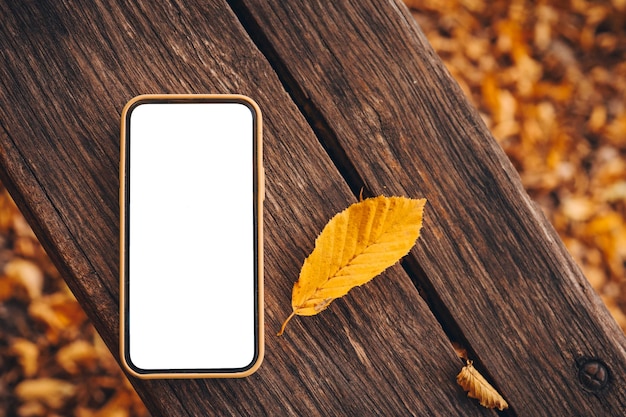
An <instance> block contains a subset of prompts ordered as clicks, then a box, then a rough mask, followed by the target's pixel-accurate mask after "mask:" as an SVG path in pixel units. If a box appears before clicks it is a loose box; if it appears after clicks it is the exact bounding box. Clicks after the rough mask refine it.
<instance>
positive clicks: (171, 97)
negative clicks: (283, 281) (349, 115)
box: [119, 94, 265, 379]
mask: <svg viewBox="0 0 626 417" xmlns="http://www.w3.org/2000/svg"><path fill="white" fill-rule="evenodd" d="M164 101H166V102H238V103H242V104H245V105H247V106H248V107H249V108H250V109H251V110H253V112H254V143H255V163H256V170H255V175H254V177H255V190H256V191H255V193H254V194H255V196H254V197H255V201H256V213H257V218H256V225H257V230H256V232H257V241H256V253H257V256H256V271H257V277H256V278H257V282H256V288H257V298H256V302H257V311H256V324H257V328H256V340H257V346H256V357H255V359H254V361H253V362H252V363H251V364H250V365H248V366H247V367H246V368H245V369H243V370H234V371H233V372H228V371H224V370H220V371H219V372H216V371H212V370H206V371H205V370H192V371H189V372H188V371H183V372H179V371H172V372H168V371H167V370H164V371H147V372H138V371H137V370H135V369H133V366H132V364H131V363H130V360H129V359H130V358H129V357H128V352H127V351H126V333H127V328H126V325H127V323H126V319H127V317H126V314H127V312H126V309H127V301H128V300H127V295H126V283H127V279H128V277H127V271H126V244H127V242H126V239H127V237H126V231H127V226H128V225H127V216H126V207H127V205H128V201H127V195H126V194H127V184H126V169H127V166H128V160H127V145H128V143H127V142H128V141H127V135H128V131H127V117H128V114H129V112H130V111H131V109H133V108H134V107H135V106H137V105H138V104H140V103H148V102H164ZM262 125H263V123H262V118H261V110H260V109H259V106H258V105H257V104H256V103H255V102H254V101H253V100H252V99H251V98H249V97H247V96H244V95H238V94H144V95H140V96H137V97H134V98H133V99H131V100H130V101H129V102H128V103H127V104H126V106H124V109H123V110H122V115H121V128H120V190H119V191H120V194H119V201H120V338H119V342H120V350H119V351H120V362H121V363H122V366H123V367H124V369H125V370H126V372H128V373H129V374H130V375H132V376H135V377H137V378H141V379H157V378H177V379H181V378H242V377H246V376H249V375H251V374H252V373H254V372H256V371H257V370H258V368H259V367H260V366H261V363H262V362H263V357H264V354H265V336H264V327H265V324H264V303H263V299H264V295H263V294H264V292H263V200H264V199H265V170H264V168H263V136H262Z"/></svg>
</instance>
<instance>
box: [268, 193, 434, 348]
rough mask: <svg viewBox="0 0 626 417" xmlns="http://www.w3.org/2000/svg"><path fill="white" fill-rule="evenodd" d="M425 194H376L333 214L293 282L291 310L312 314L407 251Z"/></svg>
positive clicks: (419, 220) (417, 227)
mask: <svg viewBox="0 0 626 417" xmlns="http://www.w3.org/2000/svg"><path fill="white" fill-rule="evenodd" d="M425 204H426V199H411V198H405V197H383V196H380V197H374V198H368V199H366V200H363V201H360V202H358V203H355V204H352V205H351V206H350V207H348V208H347V209H345V210H344V211H342V212H341V213H339V214H337V215H335V216H334V217H333V218H332V219H331V220H330V221H329V222H328V224H327V225H326V226H325V227H324V230H322V233H321V234H320V235H319V236H318V237H317V239H316V241H315V248H314V249H313V252H312V253H311V255H309V257H308V258H307V259H306V260H305V261H304V265H303V266H302V270H301V271H300V277H299V279H298V281H297V282H296V283H295V284H294V286H293V292H292V298H291V306H292V308H293V312H292V313H291V315H290V316H289V317H288V318H287V319H286V320H285V322H284V323H283V325H282V327H281V329H280V331H279V332H278V335H279V336H280V335H282V334H283V332H284V330H285V327H286V325H287V323H288V322H289V320H291V318H293V317H294V316H295V315H299V316H312V315H315V314H318V313H319V312H321V311H323V310H325V309H326V308H327V307H328V306H329V305H330V303H332V301H333V300H334V299H336V298H339V297H343V296H344V295H346V294H347V293H348V291H350V290H351V289H352V288H354V287H355V286H359V285H363V284H365V283H367V282H368V281H370V280H372V279H373V278H374V277H376V276H377V275H379V274H380V273H381V272H383V271H384V270H385V269H387V268H389V267H390V266H392V265H393V264H395V263H396V262H397V261H398V260H399V259H400V258H402V257H403V256H404V255H406V254H407V253H408V252H409V250H410V249H411V248H412V247H413V245H414V244H415V241H416V240H417V238H418V237H419V234H420V229H421V227H422V214H423V210H424V205H425Z"/></svg>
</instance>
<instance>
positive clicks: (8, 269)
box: [4, 258, 44, 300]
mask: <svg viewBox="0 0 626 417" xmlns="http://www.w3.org/2000/svg"><path fill="white" fill-rule="evenodd" d="M4 273H5V274H6V275H7V277H8V278H9V279H11V280H12V281H13V282H15V283H16V284H18V285H21V286H22V287H24V289H25V290H26V292H27V293H28V297H29V299H31V300H34V299H36V298H39V297H41V293H42V291H43V281H44V276H43V271H42V270H41V269H39V267H38V266H37V265H36V264H34V263H33V262H31V261H27V260H25V259H21V258H16V259H14V260H12V261H11V262H9V263H8V264H7V265H6V266H5V268H4Z"/></svg>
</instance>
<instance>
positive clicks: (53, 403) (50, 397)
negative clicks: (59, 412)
mask: <svg viewBox="0 0 626 417" xmlns="http://www.w3.org/2000/svg"><path fill="white" fill-rule="evenodd" d="M75 392H76V387H75V386H74V385H73V384H70V383H69V382H65V381H63V380H61V379H54V378H39V379H29V380H26V381H22V382H20V383H19V384H18V385H17V387H15V395H16V396H17V398H19V399H20V401H22V402H25V403H27V402H31V401H34V402H39V403H42V404H46V405H48V406H49V407H51V408H55V409H58V408H61V407H63V405H64V404H65V402H66V401H67V400H68V399H69V398H70V397H71V396H73V395H74V393H75Z"/></svg>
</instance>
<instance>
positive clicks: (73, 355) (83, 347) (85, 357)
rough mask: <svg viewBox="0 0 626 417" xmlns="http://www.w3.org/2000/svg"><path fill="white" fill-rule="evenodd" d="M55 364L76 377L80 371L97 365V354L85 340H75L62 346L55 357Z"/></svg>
mask: <svg viewBox="0 0 626 417" xmlns="http://www.w3.org/2000/svg"><path fill="white" fill-rule="evenodd" d="M56 359H57V363H58V364H59V365H61V367H62V368H63V369H64V370H65V371H66V372H67V373H69V374H72V375H76V374H78V373H79V372H80V371H81V370H82V369H85V368H86V369H93V368H95V367H96V365H97V361H98V352H96V350H95V348H94V347H93V345H91V344H90V343H88V342H87V341H85V340H77V341H75V342H72V343H70V344H69V345H66V346H63V347H62V348H61V349H60V350H59V351H58V352H57V355H56Z"/></svg>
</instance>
